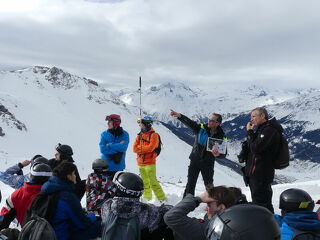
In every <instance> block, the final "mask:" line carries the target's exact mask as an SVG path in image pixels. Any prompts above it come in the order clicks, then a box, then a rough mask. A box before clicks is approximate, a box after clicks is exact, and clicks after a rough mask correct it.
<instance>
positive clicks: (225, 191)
mask: <svg viewBox="0 0 320 240" xmlns="http://www.w3.org/2000/svg"><path fill="white" fill-rule="evenodd" d="M206 190H207V192H208V194H209V197H211V198H213V199H215V200H217V205H220V204H223V205H225V207H226V208H229V207H231V206H233V205H235V202H236V198H235V196H234V194H233V192H232V191H231V190H230V189H229V188H227V187H226V186H217V187H214V186H213V185H211V184H209V185H207V186H206Z"/></svg>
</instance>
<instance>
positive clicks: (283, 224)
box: [274, 188, 320, 240]
mask: <svg viewBox="0 0 320 240" xmlns="http://www.w3.org/2000/svg"><path fill="white" fill-rule="evenodd" d="M279 208H280V209H281V216H280V215H277V214H275V215H274V217H275V219H276V221H277V222H278V224H279V226H280V230H281V239H282V240H291V239H318V238H319V239H320V221H319V219H318V216H317V213H315V212H313V209H314V201H313V200H312V198H311V196H310V195H309V194H308V193H307V192H305V191H303V190H301V189H296V188H290V189H287V190H285V191H284V192H282V193H281V195H280V206H279ZM311 236H312V237H315V236H317V237H318V238H311Z"/></svg>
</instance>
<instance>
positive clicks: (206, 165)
mask: <svg viewBox="0 0 320 240" xmlns="http://www.w3.org/2000/svg"><path fill="white" fill-rule="evenodd" d="M170 115H171V116H173V117H176V118H177V119H178V120H179V121H181V122H182V123H183V124H185V125H186V126H188V127H189V128H191V129H192V131H193V132H194V134H195V135H196V137H195V141H194V144H193V148H192V152H191V154H190V156H189V158H190V165H189V168H188V182H187V186H186V189H185V191H184V194H183V197H185V196H186V195H187V194H188V193H190V194H192V195H194V191H195V187H196V183H197V180H198V176H199V172H201V175H202V178H203V181H204V185H205V186H207V185H208V184H213V168H214V161H215V157H225V155H222V154H220V153H219V152H218V151H217V150H216V149H215V150H214V151H212V152H209V151H207V141H208V137H211V138H217V139H224V137H225V134H224V132H223V130H222V128H221V127H220V124H221V123H222V117H221V115H220V114H217V113H213V114H212V115H211V117H210V118H209V119H208V123H207V124H198V123H197V122H195V121H192V120H191V119H189V118H188V117H186V116H184V115H183V114H181V113H177V112H175V111H173V110H171V113H170Z"/></svg>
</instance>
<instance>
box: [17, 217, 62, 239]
mask: <svg viewBox="0 0 320 240" xmlns="http://www.w3.org/2000/svg"><path fill="white" fill-rule="evenodd" d="M43 239H45V240H57V238H56V234H55V232H54V230H53V228H52V226H51V225H50V223H49V222H48V221H47V220H45V219H44V218H42V217H39V216H37V215H33V216H32V217H31V218H30V220H29V221H28V222H27V223H26V224H25V225H24V226H23V228H22V229H21V232H20V235H19V238H18V240H43Z"/></svg>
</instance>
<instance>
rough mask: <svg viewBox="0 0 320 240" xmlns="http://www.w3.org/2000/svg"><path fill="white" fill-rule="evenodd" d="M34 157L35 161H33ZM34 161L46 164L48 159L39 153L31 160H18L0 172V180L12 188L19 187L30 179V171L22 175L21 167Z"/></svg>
mask: <svg viewBox="0 0 320 240" xmlns="http://www.w3.org/2000/svg"><path fill="white" fill-rule="evenodd" d="M36 159H37V161H35V160H36ZM35 162H37V163H45V164H48V159H46V158H44V157H42V156H41V155H35V156H34V157H33V158H32V159H31V160H24V161H22V162H19V163H18V164H16V165H13V166H12V167H9V168H8V169H7V170H6V171H5V172H0V181H2V182H3V183H4V184H7V185H9V186H10V187H12V188H14V189H18V188H21V187H22V186H23V184H24V183H25V182H29V180H30V173H27V174H25V175H23V171H22V168H24V167H26V166H28V165H29V164H30V163H31V165H30V166H33V164H34V163H35Z"/></svg>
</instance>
